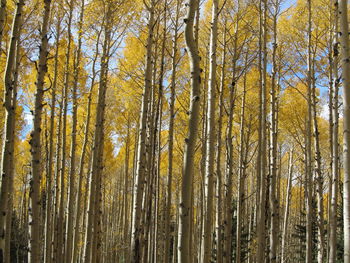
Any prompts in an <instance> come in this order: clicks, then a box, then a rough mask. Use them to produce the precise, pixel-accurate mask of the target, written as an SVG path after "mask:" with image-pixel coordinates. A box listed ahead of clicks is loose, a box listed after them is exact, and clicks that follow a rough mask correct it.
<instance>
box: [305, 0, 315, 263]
mask: <svg viewBox="0 0 350 263" xmlns="http://www.w3.org/2000/svg"><path fill="white" fill-rule="evenodd" d="M307 10H308V31H307V32H308V44H307V54H308V58H307V86H308V87H307V117H306V145H305V157H306V163H305V166H306V175H305V176H306V177H305V188H306V189H305V194H306V261H305V262H306V263H311V262H312V223H313V219H312V213H313V209H312V199H313V198H312V196H313V193H312V190H313V189H312V147H311V144H312V138H311V132H312V131H311V127H312V57H311V56H312V54H311V45H312V43H311V37H312V36H311V30H312V24H311V21H312V20H311V19H312V13H311V0H308V1H307Z"/></svg>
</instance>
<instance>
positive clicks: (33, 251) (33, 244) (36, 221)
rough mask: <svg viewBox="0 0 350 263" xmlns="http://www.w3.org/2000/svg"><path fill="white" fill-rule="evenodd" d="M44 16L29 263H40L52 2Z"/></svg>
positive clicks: (32, 142)
mask: <svg viewBox="0 0 350 263" xmlns="http://www.w3.org/2000/svg"><path fill="white" fill-rule="evenodd" d="M44 4H45V6H44V16H43V24H42V27H41V34H40V36H41V45H40V53H39V63H38V76H37V81H36V94H35V109H34V120H33V123H34V125H33V131H32V132H31V140H30V145H31V153H32V163H31V164H32V178H31V190H30V195H29V196H30V209H29V211H30V213H29V234H30V242H29V251H28V257H29V258H28V260H29V262H33V263H35V262H40V261H41V256H40V243H41V240H40V232H41V227H40V207H39V205H40V179H41V175H42V171H41V138H40V136H41V117H42V116H41V113H42V108H43V96H44V83H45V82H44V78H45V74H46V72H47V53H48V52H47V50H48V37H47V32H48V28H49V19H50V5H51V0H45V1H44Z"/></svg>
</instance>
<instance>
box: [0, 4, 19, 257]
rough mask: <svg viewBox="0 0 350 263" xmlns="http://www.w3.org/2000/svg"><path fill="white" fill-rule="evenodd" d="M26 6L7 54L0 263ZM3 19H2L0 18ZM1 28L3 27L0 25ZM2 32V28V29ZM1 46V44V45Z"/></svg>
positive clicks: (17, 19) (7, 209)
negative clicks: (19, 47)
mask: <svg viewBox="0 0 350 263" xmlns="http://www.w3.org/2000/svg"><path fill="white" fill-rule="evenodd" d="M23 6H24V0H19V1H18V2H17V6H16V10H15V17H14V19H13V24H12V33H11V39H10V44H9V51H8V54H7V61H6V68H5V74H4V89H5V94H4V99H3V102H4V109H5V125H4V130H3V131H4V134H3V142H2V156H1V158H2V159H1V181H0V188H1V189H0V263H3V262H4V261H5V256H6V253H7V252H6V251H5V245H6V244H5V237H6V217H7V216H9V213H8V212H9V211H10V210H12V208H11V207H9V204H8V200H9V196H10V195H11V194H12V192H11V191H10V184H11V183H10V182H11V181H12V180H13V179H12V178H11V177H12V176H13V171H12V170H13V168H14V166H13V161H14V158H13V154H14V153H13V150H14V136H13V135H14V130H15V121H14V119H15V114H16V112H15V107H13V106H14V105H13V99H14V95H15V87H14V81H13V75H12V74H13V71H14V66H15V64H16V47H17V42H18V41H19V38H20V27H21V16H22V9H23ZM0 19H1V17H0ZM0 26H1V25H0ZM0 29H1V30H2V28H0ZM0 44H1V43H0Z"/></svg>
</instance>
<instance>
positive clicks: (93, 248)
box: [84, 3, 111, 263]
mask: <svg viewBox="0 0 350 263" xmlns="http://www.w3.org/2000/svg"><path fill="white" fill-rule="evenodd" d="M110 5H111V4H110V3H109V4H108V7H107V14H106V20H105V21H104V30H105V36H104V37H105V39H104V42H103V50H102V56H101V62H100V68H101V71H100V82H99V89H98V102H97V110H96V118H95V137H94V143H93V152H92V169H91V180H90V185H89V189H90V196H89V208H88V210H89V212H88V217H87V226H88V227H87V234H86V236H85V255H84V262H86V263H90V262H92V263H95V262H96V259H97V258H99V257H100V256H101V255H100V249H101V241H100V231H101V212H100V206H101V201H102V200H101V199H102V195H101V187H102V178H101V176H102V171H103V148H104V118H105V107H106V105H105V100H106V91H107V76H108V63H109V49H110V38H111V30H110V28H109V27H110V24H109V23H110V20H111V6H110ZM91 228H93V229H92V230H91Z"/></svg>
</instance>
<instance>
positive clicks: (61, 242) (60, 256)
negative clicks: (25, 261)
mask: <svg viewBox="0 0 350 263" xmlns="http://www.w3.org/2000/svg"><path fill="white" fill-rule="evenodd" d="M73 7H74V5H73V1H72V2H70V5H69V14H68V24H67V35H68V40H67V49H66V58H65V69H64V88H63V119H62V153H61V170H60V177H61V178H60V184H61V187H60V188H61V189H60V194H61V196H60V207H59V213H58V221H57V223H58V233H57V241H58V251H57V261H58V262H63V261H64V258H65V257H64V256H65V233H64V232H65V225H64V222H65V221H64V220H65V194H66V191H65V171H66V148H67V128H68V124H67V114H68V97H69V85H70V84H71V83H70V75H71V73H70V59H71V54H70V52H71V43H72V34H71V27H72V19H73Z"/></svg>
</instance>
